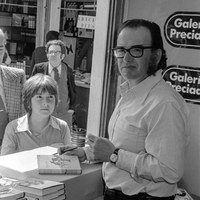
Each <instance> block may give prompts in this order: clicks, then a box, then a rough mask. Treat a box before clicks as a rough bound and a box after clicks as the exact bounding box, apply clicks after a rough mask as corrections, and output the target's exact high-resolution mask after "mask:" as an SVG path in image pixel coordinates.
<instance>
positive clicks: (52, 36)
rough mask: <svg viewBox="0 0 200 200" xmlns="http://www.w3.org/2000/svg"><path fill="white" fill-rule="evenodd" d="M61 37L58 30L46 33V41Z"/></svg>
mask: <svg viewBox="0 0 200 200" xmlns="http://www.w3.org/2000/svg"><path fill="white" fill-rule="evenodd" d="M58 39H59V32H58V31H53V30H52V31H48V32H47V34H46V43H47V42H49V41H51V40H58Z"/></svg>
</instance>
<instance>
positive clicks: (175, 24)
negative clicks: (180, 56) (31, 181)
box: [164, 12, 200, 49]
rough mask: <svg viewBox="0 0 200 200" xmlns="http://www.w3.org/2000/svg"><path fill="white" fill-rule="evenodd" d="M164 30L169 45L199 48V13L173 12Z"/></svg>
mask: <svg viewBox="0 0 200 200" xmlns="http://www.w3.org/2000/svg"><path fill="white" fill-rule="evenodd" d="M164 30H165V37H166V39H167V41H168V42H169V43H170V44H171V45H173V46H175V47H186V48H198V49H199V48H200V13H197V12H175V13H174V14H172V15H171V16H170V17H169V18H168V19H167V21H166V23H165V26H164Z"/></svg>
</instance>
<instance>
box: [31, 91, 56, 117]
mask: <svg viewBox="0 0 200 200" xmlns="http://www.w3.org/2000/svg"><path fill="white" fill-rule="evenodd" d="M55 102H56V100H55V96H54V95H52V94H49V93H48V92H47V91H46V92H42V90H41V89H39V91H38V92H37V93H36V94H35V95H34V96H33V97H32V99H31V108H32V114H31V115H36V116H38V117H49V116H50V115H51V114H52V113H53V111H54V108H55Z"/></svg>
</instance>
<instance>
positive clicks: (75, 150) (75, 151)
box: [58, 146, 86, 162]
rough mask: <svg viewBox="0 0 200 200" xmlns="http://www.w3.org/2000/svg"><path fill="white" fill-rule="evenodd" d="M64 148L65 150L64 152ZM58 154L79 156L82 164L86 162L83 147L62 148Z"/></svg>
mask: <svg viewBox="0 0 200 200" xmlns="http://www.w3.org/2000/svg"><path fill="white" fill-rule="evenodd" d="M63 148H65V150H63ZM58 154H64V155H71V156H78V158H79V160H80V162H84V161H85V160H86V155H85V151H84V150H83V148H81V147H74V146H65V147H60V148H59V149H58Z"/></svg>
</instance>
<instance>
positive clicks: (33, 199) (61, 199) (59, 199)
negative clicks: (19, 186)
mask: <svg viewBox="0 0 200 200" xmlns="http://www.w3.org/2000/svg"><path fill="white" fill-rule="evenodd" d="M25 198H26V200H40V199H38V198H37V197H28V196H25ZM66 199H67V197H66V195H65V194H62V195H60V196H58V197H56V198H53V199H48V200H66Z"/></svg>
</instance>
